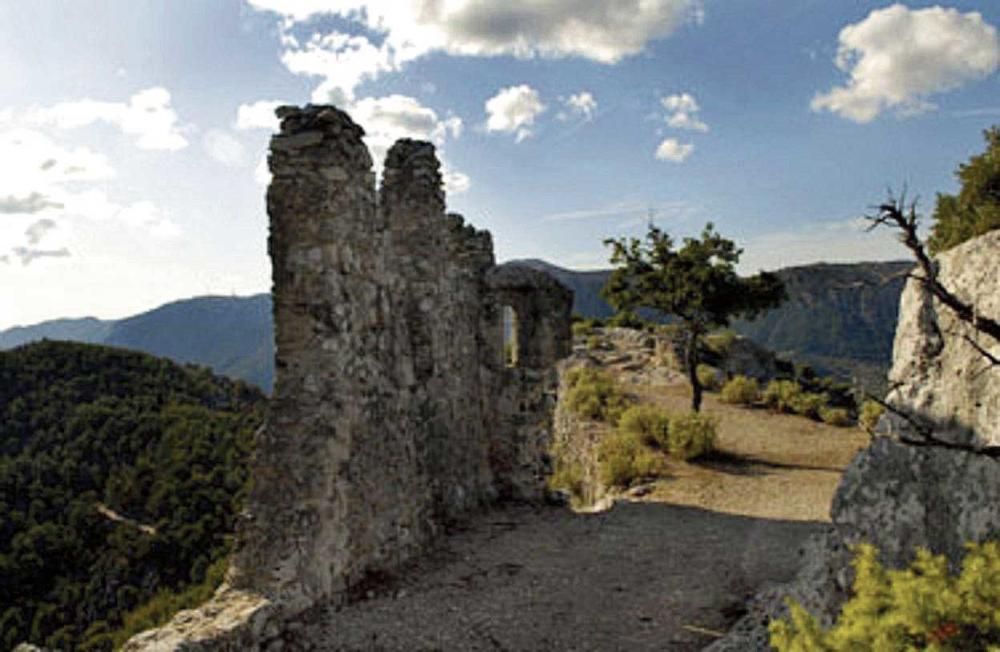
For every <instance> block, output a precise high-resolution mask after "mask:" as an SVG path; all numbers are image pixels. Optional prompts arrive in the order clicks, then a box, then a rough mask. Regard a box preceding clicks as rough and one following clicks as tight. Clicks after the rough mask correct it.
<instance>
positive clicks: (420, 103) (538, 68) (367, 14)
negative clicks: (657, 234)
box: [0, 0, 1000, 328]
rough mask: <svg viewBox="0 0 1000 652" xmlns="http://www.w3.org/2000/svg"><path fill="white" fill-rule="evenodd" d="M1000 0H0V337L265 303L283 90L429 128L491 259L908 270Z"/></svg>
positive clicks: (973, 100)
mask: <svg viewBox="0 0 1000 652" xmlns="http://www.w3.org/2000/svg"><path fill="white" fill-rule="evenodd" d="M998 26H1000V4H998V3H995V2H986V1H984V0H980V1H979V2H971V1H963V2H958V1H956V2H949V3H947V4H937V3H930V2H906V3H897V4H892V3H884V2H883V3H875V2H860V1H858V2H829V1H827V0H795V1H794V2H793V1H791V0H782V1H778V0H704V1H698V0H613V1H612V0H604V1H602V0H546V1H545V2H542V1H540V0H509V1H508V2H503V3H500V2H491V1H487V0H370V1H364V0H213V1H207V0H206V1H204V2H166V1H165V0H160V1H158V2H153V1H141V0H128V1H120V0H101V1H97V0H88V1H84V0H63V1H55V0H38V1H37V2H32V3H16V4H15V3H5V4H3V5H0V63H2V65H0V287H3V291H2V292H0V328H5V327H9V326H12V325H15V324H26V323H33V322H36V321H40V320H43V319H50V318H55V317H63V316H83V315H96V316H99V317H106V318H111V317H120V316H124V315H128V314H132V313H134V312H138V311H141V310H145V309H149V308H152V307H155V306H156V305H159V304H161V303H163V302H166V301H169V300H173V299H178V298H183V297H188V296H193V295H200V294H208V293H215V294H230V293H236V294H249V293H253V292H260V291H266V290H267V289H268V287H269V285H270V267H269V261H268V259H267V256H266V232H267V216H266V213H265V207H264V201H263V196H264V189H265V186H266V173H265V169H264V167H263V166H262V160H263V157H264V155H265V152H266V147H267V140H268V135H269V133H270V129H272V128H273V120H272V118H271V110H272V108H273V106H274V105H275V103H279V102H280V103H294V104H303V103H306V102H309V101H313V102H334V103H336V104H338V105H339V106H341V107H343V108H346V109H347V110H348V111H349V112H350V113H352V115H353V116H354V117H355V119H356V120H357V121H359V122H360V123H361V124H362V125H363V126H364V127H365V128H366V129H367V130H368V132H369V145H370V147H371V148H372V149H373V152H374V153H375V156H376V158H378V157H379V156H380V155H381V153H382V152H384V150H385V149H386V148H387V147H388V145H389V144H391V142H392V141H393V140H394V139H395V138H397V137H401V136H416V137H420V138H425V139H430V140H433V141H434V142H435V143H436V144H437V145H438V146H439V151H440V155H441V158H442V159H443V161H444V163H445V167H446V170H447V173H448V175H447V176H448V189H449V204H450V207H451V208H452V209H453V210H456V211H458V212H461V213H463V214H464V215H465V216H466V218H467V219H469V220H470V221H471V222H473V223H474V224H476V225H477V226H479V227H482V228H487V229H489V230H490V231H492V233H493V236H494V241H495V243H496V248H497V255H498V258H499V259H500V260H506V259H511V258H523V257H537V258H544V259H546V260H549V261H551V262H554V263H556V264H560V265H563V266H566V267H575V268H590V267H595V266H602V265H604V264H605V263H606V260H607V253H606V251H605V249H604V247H603V246H602V245H601V241H602V240H603V239H604V238H606V237H609V236H630V235H634V236H639V235H641V234H642V233H643V232H644V230H645V224H646V221H647V219H648V215H650V214H652V215H653V219H654V220H655V221H656V223H657V224H658V225H659V226H661V227H663V228H665V229H667V230H668V231H670V232H671V233H674V234H676V235H679V236H683V235H688V234H693V233H695V232H697V231H699V230H700V229H701V227H702V226H703V225H704V223H705V222H706V221H709V220H711V221H713V222H715V223H716V225H717V227H718V229H719V230H720V231H721V232H722V233H723V234H725V235H727V236H729V237H732V238H734V239H736V240H737V241H738V242H739V243H740V244H741V246H743V247H744V249H745V253H744V257H743V269H744V270H745V271H747V272H754V271H757V270H758V269H762V268H764V269H773V268H777V267H781V266H786V265H790V264H802V263H808V262H815V261H820V260H826V261H857V260H874V259H894V258H902V257H905V255H906V253H905V251H904V250H902V249H901V248H900V246H899V245H898V244H897V243H895V242H894V241H893V239H892V237H891V235H890V234H888V233H881V234H880V233H874V234H866V233H864V232H862V231H861V230H860V228H859V224H858V220H857V218H858V217H859V216H860V215H861V214H862V213H863V212H864V211H865V210H866V209H867V208H868V207H869V206H870V205H871V204H872V203H874V202H877V201H879V200H881V199H882V198H883V197H884V195H885V191H886V188H887V187H888V186H891V187H893V188H896V189H899V188H900V187H902V186H903V185H904V184H905V185H907V186H908V187H909V189H910V191H911V193H914V194H919V195H920V196H921V197H923V202H922V206H923V207H924V209H925V210H926V211H928V212H929V210H930V209H931V208H932V206H933V197H934V193H936V192H942V191H943V192H953V191H954V190H955V189H956V185H955V180H954V176H953V171H954V169H955V167H956V165H957V164H958V163H960V162H962V161H964V160H965V159H966V158H967V157H968V156H969V155H970V154H973V153H975V152H978V151H981V150H982V148H983V143H982V137H981V132H982V130H983V129H985V128H987V127H989V126H990V125H992V124H997V123H1000V93H998V90H1000V89H998V80H1000V76H998V75H997V69H998V66H1000V43H998V36H997V28H998Z"/></svg>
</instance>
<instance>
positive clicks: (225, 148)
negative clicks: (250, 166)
mask: <svg viewBox="0 0 1000 652" xmlns="http://www.w3.org/2000/svg"><path fill="white" fill-rule="evenodd" d="M202 145H203V146H204V148H205V152H207V153H208V155H209V156H210V157H212V159H214V160H216V161H218V162H219V163H221V164H223V165H225V166H227V167H231V168H235V167H240V166H241V165H243V164H244V162H245V161H246V157H247V152H246V148H245V147H243V143H241V142H240V141H238V140H236V139H235V138H234V137H233V136H232V135H231V134H229V133H226V132H225V131H221V130H219V129H211V130H209V131H208V132H206V133H205V136H204V138H202Z"/></svg>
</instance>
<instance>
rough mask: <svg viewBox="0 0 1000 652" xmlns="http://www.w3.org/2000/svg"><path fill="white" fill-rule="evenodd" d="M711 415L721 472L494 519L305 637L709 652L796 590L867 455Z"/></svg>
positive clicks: (644, 392)
mask: <svg viewBox="0 0 1000 652" xmlns="http://www.w3.org/2000/svg"><path fill="white" fill-rule="evenodd" d="M616 355H617V353H616ZM619 357H621V356H619ZM611 366H614V365H611ZM630 367H631V369H637V368H641V367H642V365H636V364H635V361H634V360H633V361H631V362H630V361H629V359H628V357H627V356H625V357H624V358H623V361H622V363H621V368H619V369H617V370H616V371H617V373H616V375H618V377H619V380H620V381H621V382H623V383H625V384H626V385H628V387H629V390H630V391H631V392H632V393H634V394H636V395H637V396H638V397H639V398H641V399H642V400H643V401H648V402H653V403H658V404H661V405H663V406H665V407H667V408H669V409H671V410H685V409H687V402H688V395H687V389H686V387H685V386H684V384H683V381H682V379H681V378H680V377H679V376H677V375H676V374H660V375H658V376H655V377H653V378H651V377H650V376H649V374H646V373H643V372H641V371H639V372H637V373H635V374H630V372H629V371H628V369H629V368H630ZM704 409H705V411H706V412H708V413H710V414H715V415H716V416H718V417H719V419H720V424H721V425H720V433H719V438H718V442H717V444H718V447H719V449H720V451H719V453H718V454H716V455H715V456H714V457H713V458H712V459H709V460H705V461H701V462H698V463H695V464H686V463H680V462H672V463H671V464H670V468H669V473H668V474H667V476H666V477H664V478H662V479H660V480H659V481H657V482H655V483H653V484H651V485H648V486H645V487H643V488H642V490H641V491H633V492H632V495H631V497H626V498H625V499H623V500H620V501H619V502H617V503H616V504H615V505H614V506H613V507H612V508H611V509H610V510H608V511H606V512H599V513H593V514H577V513H574V512H572V511H571V510H569V509H568V508H560V507H549V508H530V507H507V508H504V509H500V510H496V511H493V512H490V513H488V514H484V515H482V516H480V517H478V518H477V519H475V520H474V521H473V522H472V523H471V524H470V525H469V526H468V527H467V528H466V529H465V530H463V531H460V532H455V533H452V534H451V535H450V536H448V537H446V538H444V539H443V540H442V541H441V544H440V548H439V550H438V551H437V552H436V553H434V554H432V555H430V556H428V557H425V558H424V559H422V560H420V561H419V562H418V563H417V564H415V565H414V566H413V567H411V568H409V569H408V570H407V571H405V572H403V573H400V574H399V576H397V577H395V578H391V579H387V580H384V581H382V582H380V583H379V585H378V586H375V587H373V589H372V591H371V592H369V593H367V595H366V596H365V597H364V598H363V599H361V600H360V601H358V602H355V603H353V604H351V605H350V606H348V607H346V608H344V609H342V610H339V611H335V610H325V611H323V610H321V611H317V612H315V613H313V614H312V618H311V621H310V622H311V624H310V625H308V626H304V628H303V629H302V630H301V631H300V632H299V634H298V639H299V640H300V641H312V642H316V641H322V642H321V643H320V644H319V647H318V648H310V649H319V650H329V651H334V650H338V651H339V650H358V651H361V650H372V651H374V650H394V651H396V650H398V651H403V650H406V651H410V650H448V651H451V650H455V651H476V650H509V651H515V650H516V651H535V650H537V651H546V652H548V651H554V650H679V651H686V650H699V649H701V648H703V647H704V646H706V645H708V644H709V643H711V642H712V641H713V640H714V635H713V633H712V632H721V631H724V630H726V629H727V627H728V626H729V625H730V624H731V623H733V622H734V621H735V620H736V618H737V617H738V616H739V615H740V610H741V608H742V605H743V602H744V600H745V598H746V597H747V596H748V595H749V594H751V593H753V592H754V591H756V590H757V589H759V588H761V587H762V586H763V585H764V584H766V583H770V582H782V581H787V580H789V579H791V578H792V576H794V574H795V572H796V571H797V569H798V565H799V556H798V550H799V547H800V545H801V544H802V543H803V542H804V541H805V539H806V538H807V537H808V536H810V535H811V534H814V533H817V532H819V531H821V530H822V529H823V528H824V527H825V524H824V522H825V521H827V520H828V509H829V504H830V500H831V498H832V495H833V492H834V490H835V488H836V484H837V482H838V480H839V478H840V474H841V472H842V470H843V468H844V466H846V464H847V463H848V462H849V461H850V459H851V458H852V457H853V455H854V453H855V452H856V451H857V450H858V449H859V448H861V447H862V446H864V445H865V443H866V441H867V438H866V436H865V435H864V434H863V433H860V432H859V431H857V429H844V428H833V427H830V426H826V425H823V424H818V423H815V422H812V421H809V420H807V419H804V418H800V417H790V416H778V415H773V414H770V413H768V412H766V411H764V410H747V409H744V408H736V407H732V406H728V405H724V404H721V403H719V402H718V401H717V400H716V397H715V396H713V395H709V396H707V397H706V401H705V406H704Z"/></svg>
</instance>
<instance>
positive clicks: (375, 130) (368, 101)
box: [347, 95, 462, 167]
mask: <svg viewBox="0 0 1000 652" xmlns="http://www.w3.org/2000/svg"><path fill="white" fill-rule="evenodd" d="M347 109H348V111H349V112H350V114H351V117H352V118H353V119H354V121H355V122H357V123H358V124H359V125H361V126H362V127H363V128H364V130H365V143H366V144H367V145H368V148H369V149H370V150H371V152H372V158H373V159H374V160H375V165H376V167H381V165H382V162H383V161H384V160H385V154H386V152H388V151H389V148H390V147H392V145H393V143H395V142H396V141H397V140H399V139H400V138H414V139H417V140H427V141H430V142H432V143H434V144H435V145H437V146H438V147H440V146H441V145H443V144H444V143H445V142H446V141H447V140H448V139H449V138H450V139H454V138H458V137H459V136H461V134H462V120H461V118H458V117H455V116H451V117H447V118H444V119H442V118H440V117H439V116H438V114H437V112H436V111H434V109H431V108H430V107H427V106H424V105H423V104H421V103H420V102H419V101H417V100H416V99H415V98H412V97H409V96H406V95H388V96H386V97H366V98H364V99H362V100H358V101H357V102H355V103H353V104H352V105H350V106H349V107H347Z"/></svg>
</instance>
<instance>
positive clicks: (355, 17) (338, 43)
mask: <svg viewBox="0 0 1000 652" xmlns="http://www.w3.org/2000/svg"><path fill="white" fill-rule="evenodd" d="M249 3H250V6H252V7H254V8H255V9H258V10H261V11H272V12H274V13H277V14H279V15H280V16H282V17H283V20H282V23H281V37H282V44H283V45H284V46H285V52H284V53H283V54H282V62H283V63H284V64H285V66H286V67H288V69H289V70H290V71H292V72H294V73H297V74H303V75H309V76H318V77H322V81H321V83H320V84H319V86H318V87H317V88H316V89H315V91H314V92H313V101H314V102H331V103H334V104H338V105H342V104H345V103H346V102H349V101H351V100H353V99H354V97H355V95H354V91H355V89H356V88H357V86H358V85H359V84H360V83H361V82H362V81H364V80H365V79H374V78H376V77H377V76H378V75H380V74H382V73H385V72H394V71H397V70H399V69H400V68H401V67H402V66H403V65H404V64H406V63H407V62H410V61H413V60H415V59H418V58H420V57H423V56H426V55H428V54H430V53H432V52H445V53H447V54H452V55H460V56H484V57H485V56H501V55H512V56H516V57H520V58H531V57H568V56H573V57H581V58H585V59H590V60H593V61H598V62H601V63H605V64H614V63H617V62H618V61H620V60H621V59H623V58H625V57H628V56H632V55H635V54H638V53H639V52H641V51H642V50H643V49H644V48H645V47H646V45H647V44H648V43H649V42H651V41H654V40H657V39H660V38H665V37H667V36H669V35H670V34H672V33H673V32H674V31H675V30H676V29H677V28H678V27H680V26H681V25H682V24H684V23H685V22H696V23H697V22H701V20H702V19H703V12H702V11H701V0H618V1H616V2H605V1H602V0H586V1H584V2H581V1H580V0H548V1H547V2H537V1H535V0H506V1H505V2H495V1H494V0H449V1H448V2H441V1H440V0H432V1H430V0H249ZM320 15H326V16H335V17H339V18H341V19H345V20H347V21H350V22H352V23H353V24H354V27H357V28H361V29H364V30H367V31H368V32H371V33H372V34H373V35H374V36H377V38H376V40H377V41H378V42H379V44H378V45H375V43H374V42H373V41H372V40H370V39H369V38H368V37H366V36H362V35H359V34H357V33H352V34H348V33H344V32H340V31H332V32H327V33H321V32H318V31H316V32H313V34H312V35H311V36H309V37H308V38H306V39H304V42H303V39H300V38H299V37H298V36H297V35H296V33H295V28H296V26H297V25H298V24H300V23H305V22H307V21H309V20H310V19H311V18H314V17H316V16H320ZM354 31H355V32H356V31H357V30H354Z"/></svg>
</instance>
